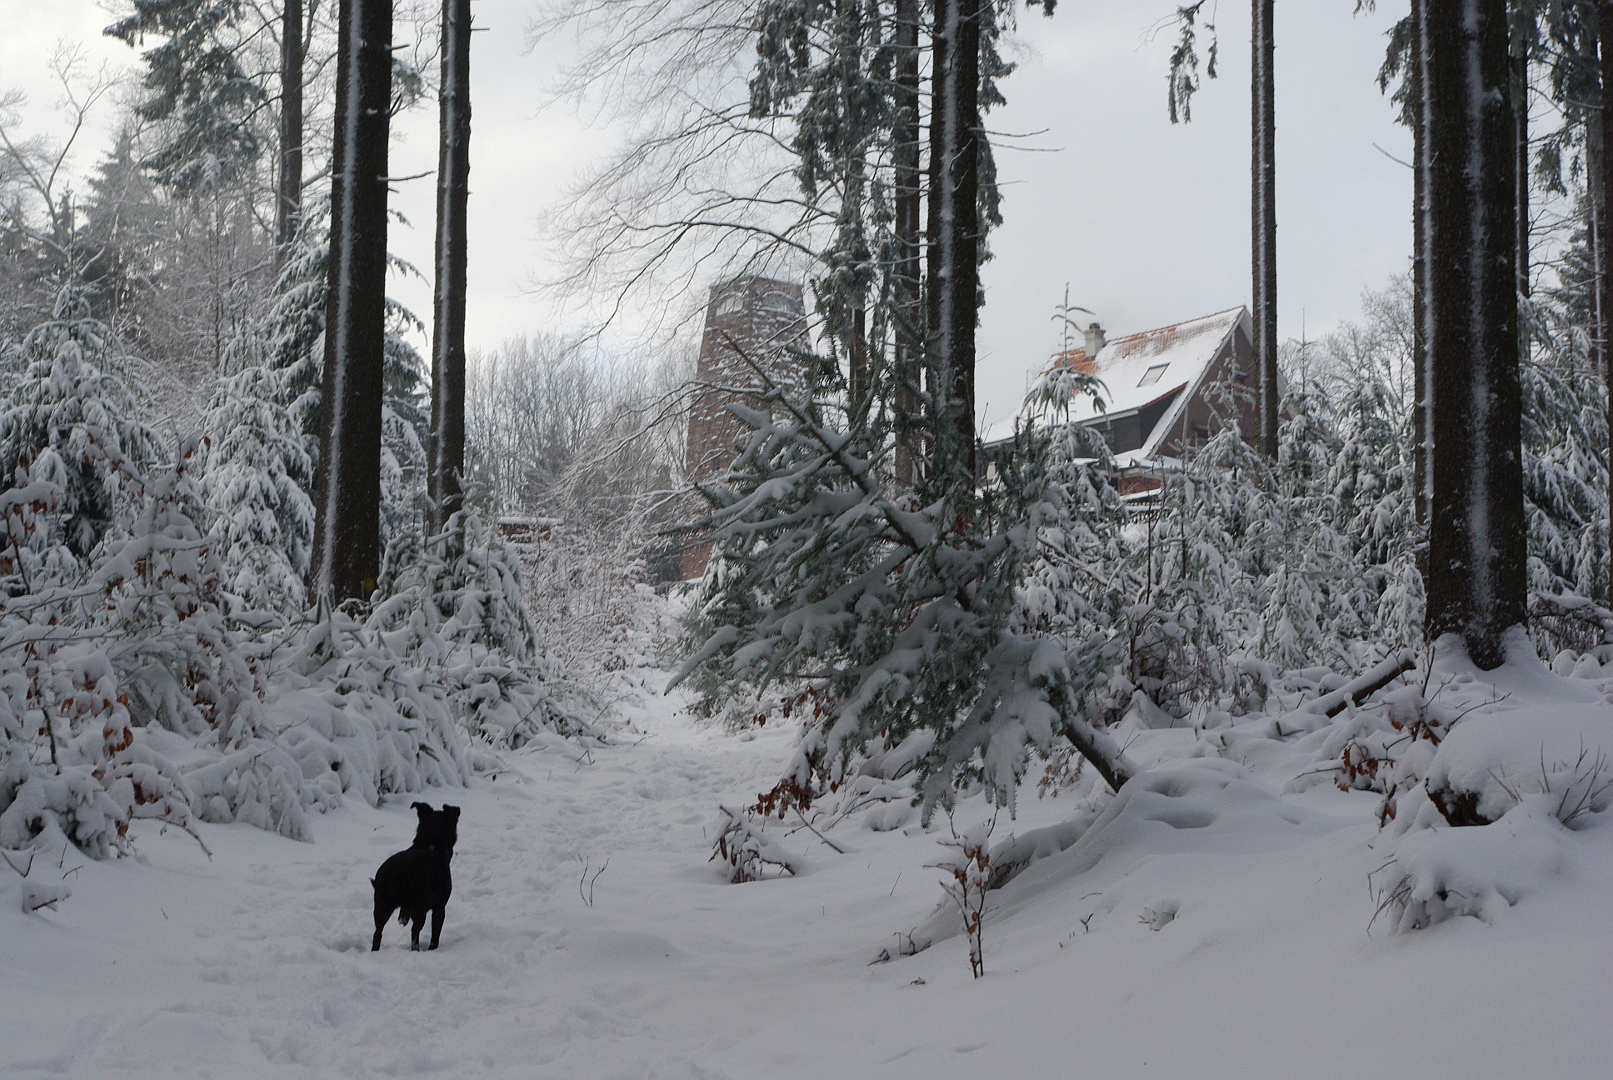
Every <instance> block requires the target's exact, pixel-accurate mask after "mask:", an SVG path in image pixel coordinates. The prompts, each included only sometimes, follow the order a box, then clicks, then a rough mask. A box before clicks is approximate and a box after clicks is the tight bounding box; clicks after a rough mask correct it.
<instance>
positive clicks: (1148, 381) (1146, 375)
mask: <svg viewBox="0 0 1613 1080" xmlns="http://www.w3.org/2000/svg"><path fill="white" fill-rule="evenodd" d="M1168 367H1170V365H1169V364H1155V365H1154V366H1153V367H1151V368H1149V369H1148V370H1147V371H1145V372H1143V377H1142V379H1140V380H1139V381H1138V383H1137V385H1138V386H1153V385H1154V384H1155V383H1157V382H1158V381H1159V379H1160V376H1162V375H1164V374H1165V369H1166V368H1168Z"/></svg>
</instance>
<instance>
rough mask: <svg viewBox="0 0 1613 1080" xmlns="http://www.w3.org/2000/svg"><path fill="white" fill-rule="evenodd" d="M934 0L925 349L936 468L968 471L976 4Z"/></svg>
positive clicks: (971, 469)
mask: <svg viewBox="0 0 1613 1080" xmlns="http://www.w3.org/2000/svg"><path fill="white" fill-rule="evenodd" d="M981 2H982V0H936V4H935V31H936V32H935V75H934V79H933V84H932V88H931V89H932V93H931V98H932V102H933V104H932V106H931V108H932V110H933V116H932V118H931V125H930V173H931V177H932V179H931V190H930V291H929V306H930V316H931V320H930V327H929V331H930V337H929V341H930V356H931V361H930V362H931V364H932V365H933V366H934V368H935V376H936V377H935V382H934V385H933V386H932V391H931V394H932V398H933V399H934V400H935V401H936V402H937V404H938V406H939V415H938V416H937V417H936V424H935V438H936V443H935V445H936V454H937V457H938V459H939V460H937V461H936V462H935V466H936V469H937V470H938V471H939V470H942V469H945V470H947V471H949V472H950V473H951V474H952V475H953V476H957V477H967V478H968V479H969V481H970V482H972V481H973V478H974V475H975V418H974V377H975V370H974V369H975V319H976V315H977V311H978V296H979V291H980V268H979V261H978V260H979V244H980V211H979V194H980V110H979V96H980V4H981Z"/></svg>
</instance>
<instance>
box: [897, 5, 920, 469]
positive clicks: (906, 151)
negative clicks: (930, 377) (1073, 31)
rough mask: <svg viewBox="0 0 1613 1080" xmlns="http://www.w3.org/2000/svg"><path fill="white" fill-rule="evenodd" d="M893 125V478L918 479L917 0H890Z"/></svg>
mask: <svg viewBox="0 0 1613 1080" xmlns="http://www.w3.org/2000/svg"><path fill="white" fill-rule="evenodd" d="M895 68H896V70H895V80H896V95H895V105H896V124H895V132H894V140H893V142H894V146H893V147H892V156H893V158H894V165H895V174H896V175H895V183H896V206H895V210H896V221H895V225H894V229H895V234H896V252H895V256H896V260H895V261H896V265H895V267H894V272H893V273H892V275H891V277H892V293H893V296H892V300H893V304H892V306H893V307H894V309H895V314H896V335H895V337H896V340H895V368H896V370H895V376H896V481H897V483H898V484H901V485H902V486H904V487H905V486H910V485H911V484H912V483H913V482H914V481H915V480H916V479H917V478H918V475H917V474H918V468H917V466H918V459H919V452H918V447H917V445H916V443H917V437H918V421H919V415H918V400H919V395H918V390H919V387H920V385H921V382H922V370H923V356H924V310H923V305H922V302H921V300H920V298H919V15H918V0H896V64H895Z"/></svg>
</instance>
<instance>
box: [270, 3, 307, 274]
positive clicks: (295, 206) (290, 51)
mask: <svg viewBox="0 0 1613 1080" xmlns="http://www.w3.org/2000/svg"><path fill="white" fill-rule="evenodd" d="M280 4H281V8H280V175H279V184H278V185H277V190H276V198H275V227H274V241H275V252H276V255H275V264H276V266H277V267H278V266H280V265H283V263H284V261H285V259H286V257H287V254H288V253H289V252H290V250H291V245H292V244H293V243H294V242H295V241H296V239H297V227H298V221H297V219H298V217H299V216H300V215H301V213H302V149H303V147H302V140H303V135H302V125H303V115H302V88H303V85H302V84H303V73H302V68H303V53H304V51H305V48H304V46H305V45H306V41H305V40H304V38H303V25H302V0H280Z"/></svg>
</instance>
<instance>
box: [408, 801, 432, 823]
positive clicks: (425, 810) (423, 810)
mask: <svg viewBox="0 0 1613 1080" xmlns="http://www.w3.org/2000/svg"><path fill="white" fill-rule="evenodd" d="M409 809H410V810H415V811H418V812H419V814H420V817H421V819H422V820H423V819H424V818H425V816H426V815H427V814H435V813H436V811H435V810H433V809H432V808H431V804H430V803H423V802H417V803H410V804H409Z"/></svg>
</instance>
